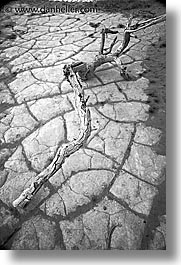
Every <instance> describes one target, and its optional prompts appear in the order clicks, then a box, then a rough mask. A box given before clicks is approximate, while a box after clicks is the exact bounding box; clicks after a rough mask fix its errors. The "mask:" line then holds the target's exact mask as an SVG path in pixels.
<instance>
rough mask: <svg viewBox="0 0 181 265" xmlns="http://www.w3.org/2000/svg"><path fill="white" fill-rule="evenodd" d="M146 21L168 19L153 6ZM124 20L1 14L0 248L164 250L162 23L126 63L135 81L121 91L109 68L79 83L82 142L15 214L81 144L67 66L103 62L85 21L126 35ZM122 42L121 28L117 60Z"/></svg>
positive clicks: (142, 36)
mask: <svg viewBox="0 0 181 265" xmlns="http://www.w3.org/2000/svg"><path fill="white" fill-rule="evenodd" d="M69 2H70V1H69ZM16 3H17V5H18V2H16ZM12 5H13V6H14V5H15V3H13V4H12ZM151 12H152V13H151ZM150 13H151V14H154V15H159V14H163V13H165V8H164V7H162V6H161V5H159V4H157V3H156V4H154V5H153V6H150V7H148V8H147V10H146V11H145V14H147V15H149V14H150ZM125 14H126V13H125V12H124V10H123V11H122V13H121V12H120V13H115V12H114V13H113V12H109V13H107V12H105V11H100V12H98V13H86V14H75V13H69V14H61V15H60V14H51V13H47V14H33V15H32V14H30V13H28V14H13V13H12V14H9V15H8V14H7V13H1V15H0V19H1V22H2V23H1V25H2V26H1V27H2V28H1V35H0V59H1V65H0V103H1V106H0V108H1V112H0V119H1V121H0V220H1V225H0V232H1V234H0V244H1V248H5V249H62V250H64V249H67V250H71V249H73V250H79V249H83V250H84V249H119V250H126V249H128V250H129V249H165V247H166V246H165V237H166V235H165V230H166V228H165V227H166V212H165V165H166V158H165V98H166V95H165V23H160V24H157V25H154V26H151V27H150V28H147V29H145V30H141V31H139V32H138V33H137V34H136V35H137V38H136V39H134V38H132V39H131V42H130V45H129V47H131V49H130V50H129V51H128V52H127V53H126V54H125V55H123V56H122V57H121V60H122V61H123V63H124V64H125V65H126V66H127V67H128V71H129V73H130V75H132V76H134V77H136V79H133V80H132V81H125V80H124V79H123V78H122V77H121V76H120V74H119V70H118V68H117V67H116V65H115V64H111V63H107V64H105V65H103V66H101V67H99V68H98V69H97V70H96V72H95V75H94V76H92V77H91V79H89V80H88V81H86V83H87V88H86V89H85V96H90V97H89V100H88V107H89V109H90V112H91V119H92V132H91V136H90V137H89V139H88V141H87V143H86V144H85V145H84V146H83V147H82V148H81V149H80V150H79V151H77V152H76V153H74V154H72V155H71V156H70V157H69V158H67V159H66V161H65V163H64V164H63V166H62V169H61V170H59V171H58V172H57V173H56V174H55V175H54V176H53V177H52V178H50V179H49V181H48V182H47V183H46V184H45V185H44V186H43V187H42V188H41V189H40V190H39V192H38V193H37V194H36V195H35V197H34V198H33V199H32V201H31V203H30V204H29V206H28V207H27V208H26V210H25V211H22V212H20V213H18V212H17V211H16V210H14V209H12V208H11V205H12V202H13V201H14V200H15V199H16V198H17V197H18V196H19V195H20V193H21V192H22V191H23V190H24V189H25V188H26V187H28V186H29V185H30V184H31V181H32V179H33V178H34V177H35V176H36V175H37V174H38V173H39V172H41V171H42V170H43V169H44V168H45V167H46V166H47V165H49V164H50V162H51V161H52V159H53V157H54V155H55V153H56V150H57V149H58V147H59V146H61V144H62V143H65V142H68V141H71V140H73V139H74V138H76V137H77V135H78V133H79V121H78V117H77V114H76V111H75V110H74V107H73V100H74V94H73V91H72V88H71V87H70V85H69V83H68V82H67V81H66V80H65V78H64V76H63V71H62V69H63V66H64V65H65V64H67V63H71V62H75V61H87V62H90V61H92V60H93V58H94V57H95V55H96V54H98V52H99V48H100V38H101V36H100V33H99V30H97V32H96V33H94V29H93V28H92V27H90V25H89V22H92V21H93V22H101V24H102V25H106V26H107V27H111V26H117V25H119V24H120V23H121V24H126V22H127V18H126V15H125ZM137 19H140V17H137V18H135V21H137ZM93 33H94V34H93ZM122 35H123V30H122V29H120V34H119V37H118V41H117V44H116V45H115V49H116V47H118V46H119V45H120V43H121V41H122ZM111 41H112V36H110V37H109V38H108V44H109V43H111Z"/></svg>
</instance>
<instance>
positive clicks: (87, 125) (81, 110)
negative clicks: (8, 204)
mask: <svg viewBox="0 0 181 265" xmlns="http://www.w3.org/2000/svg"><path fill="white" fill-rule="evenodd" d="M64 70H65V76H66V78H67V80H68V81H69V83H70V84H71V86H72V88H73V89H74V93H75V109H76V110H77V113H78V116H79V120H80V133H79V135H78V137H77V139H76V140H73V141H71V142H69V143H67V144H64V145H62V146H61V147H60V148H59V149H58V151H57V152H56V155H55V157H54V159H53V161H52V162H51V163H50V165H49V166H48V167H47V168H45V169H44V170H43V171H42V172H41V173H40V174H38V175H37V176H36V178H35V180H33V182H32V183H31V185H30V186H29V187H28V188H27V189H25V190H24V191H23V192H22V193H21V195H20V196H19V197H18V198H17V199H16V200H15V201H14V202H13V206H14V207H18V206H19V207H21V208H23V207H25V206H26V205H27V204H28V203H29V202H30V200H31V199H32V197H33V196H34V195H35V194H36V193H37V192H38V190H39V189H40V188H41V187H42V186H43V185H44V183H45V182H46V181H47V180H48V179H50V178H51V177H52V176H53V175H54V174H55V173H56V172H57V171H58V170H59V169H60V168H61V167H62V165H63V163H64V162H65V159H66V158H67V157H69V156H70V155H71V154H73V153H74V152H76V151H77V150H79V149H80V147H81V146H82V145H83V144H84V143H85V142H86V141H87V139H88V137H89V136H90V133H91V117H90V111H89V109H87V106H86V101H87V100H85V99H84V90H83V85H82V82H81V79H80V77H79V75H78V73H74V71H73V70H72V68H71V66H66V69H64Z"/></svg>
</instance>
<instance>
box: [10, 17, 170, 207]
mask: <svg viewBox="0 0 181 265" xmlns="http://www.w3.org/2000/svg"><path fill="white" fill-rule="evenodd" d="M165 19H166V15H161V16H159V17H156V18H152V19H148V20H146V21H143V22H137V23H136V24H134V25H132V26H131V22H132V17H130V18H129V20H128V23H127V25H126V27H125V29H124V35H123V42H122V44H121V45H120V47H118V49H117V50H116V52H114V53H113V54H110V53H111V51H112V48H113V46H114V45H115V43H116V40H117V36H116V37H115V38H114V40H113V41H112V43H111V45H110V47H109V48H108V50H107V51H106V52H105V49H104V45H105V40H106V36H107V34H117V33H119V32H118V31H113V30H111V29H108V28H104V29H103V30H102V32H101V34H102V39H101V46H100V52H99V55H98V56H96V57H95V59H94V61H93V62H91V63H90V64H88V63H85V62H77V63H73V64H72V65H65V66H64V75H65V77H66V78H67V80H68V82H69V83H70V85H71V87H72V88H73V90H74V94H75V103H74V105H75V109H76V111H77V114H78V116H79V120H80V133H79V135H78V138H77V139H76V140H73V141H71V142H69V143H67V144H64V145H62V146H61V147H60V148H59V149H58V151H57V152H56V154H55V157H54V159H53V161H52V162H51V163H50V165H49V166H48V167H47V168H46V169H44V170H43V171H42V172H41V173H40V174H38V175H37V176H36V178H35V180H34V181H33V182H32V184H31V185H30V187H28V188H27V189H25V190H24V191H23V192H22V193H21V195H20V196H19V197H18V198H17V199H16V200H15V201H14V202H13V206H14V207H17V206H21V207H24V206H26V205H27V203H28V202H29V201H30V200H31V199H32V197H33V196H34V194H36V193H37V192H38V190H39V189H40V188H41V187H42V186H43V184H44V183H45V182H46V181H47V180H48V179H50V178H51V177H52V176H53V175H54V174H55V173H56V172H57V171H58V170H59V169H60V168H61V167H62V165H63V163H64V162H65V159H66V158H67V157H69V156H70V155H71V154H73V153H74V152H76V151H77V150H79V148H80V147H81V146H82V145H83V144H84V143H85V142H86V141H87V139H88V137H89V136H90V133H91V117H90V111H89V109H88V108H87V107H86V103H87V99H86V100H85V99H84V91H83V85H82V81H81V80H83V79H87V75H88V73H92V72H94V71H95V69H96V68H97V67H99V66H101V65H102V64H104V63H107V62H115V63H116V64H117V65H118V67H119V69H120V74H121V75H122V76H123V77H124V78H125V79H128V78H129V76H128V75H127V74H126V71H125V67H124V66H123V65H122V62H121V60H120V56H121V55H122V54H123V53H124V52H125V49H126V48H127V46H128V44H129V42H130V38H131V34H132V33H134V32H136V31H138V30H141V29H145V28H147V27H149V26H151V25H154V24H156V23H159V22H162V21H164V20H165Z"/></svg>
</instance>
